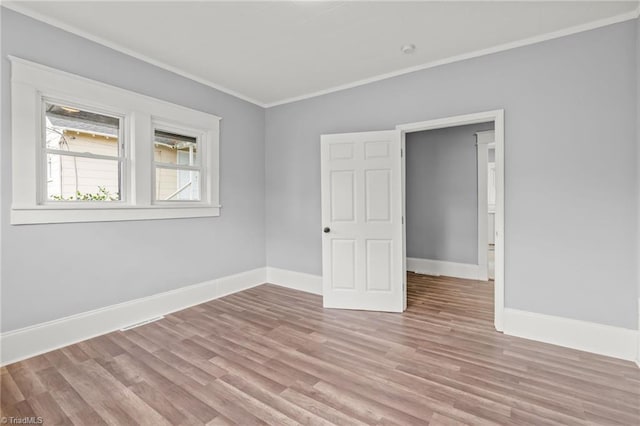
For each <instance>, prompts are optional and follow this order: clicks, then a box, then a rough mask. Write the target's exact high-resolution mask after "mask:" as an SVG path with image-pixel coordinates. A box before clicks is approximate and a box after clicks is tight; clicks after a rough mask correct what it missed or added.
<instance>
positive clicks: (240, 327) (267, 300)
mask: <svg viewBox="0 0 640 426" xmlns="http://www.w3.org/2000/svg"><path fill="white" fill-rule="evenodd" d="M492 294H493V290H492V287H491V283H483V282H477V281H470V280H460V279H454V278H443V277H429V276H424V275H415V274H410V278H409V297H408V304H409V306H408V310H407V311H406V312H405V313H404V314H387V313H375V312H358V311H344V310H324V309H322V300H321V297H320V296H315V295H311V294H307V293H302V292H299V291H294V290H289V289H285V288H282V287H277V286H274V285H263V286H260V287H256V288H253V289H250V290H247V291H244V292H241V293H237V294H234V295H231V296H227V297H225V298H222V299H218V300H214V301H211V302H209V303H205V304H202V305H199V306H195V307H192V308H189V309H186V310H184V311H181V312H177V313H175V314H172V315H169V316H168V317H167V318H165V319H164V320H161V321H158V322H154V323H152V324H148V325H145V326H142V327H138V328H135V329H133V330H129V331H126V332H114V333H111V334H108V335H105V336H101V337H98V338H95V339H91V340H88V341H85V342H82V343H78V344H75V345H72V346H69V347H66V348H63V349H60V350H56V351H53V352H50V353H47V354H44V355H41V356H37V357H34V358H31V359H29V360H26V361H22V362H19V363H15V364H12V365H9V366H7V367H5V368H2V369H1V370H0V373H1V377H0V380H1V397H0V402H1V409H2V413H1V415H2V416H13V417H29V416H40V417H42V418H43V419H44V424H45V425H56V424H76V425H100V424H118V425H134V424H144V425H154V426H156V425H202V424H208V425H223V424H241V425H253V424H273V425H297V424H309V425H327V424H337V425H363V424H366V425H371V424H381V425H382V424H385V425H418V424H448V425H452V424H518V425H522V424H535V425H551V424H564V425H571V424H602V425H614V424H622V425H639V424H640V369H638V368H637V367H636V366H635V365H634V364H633V363H631V362H625V361H620V360H615V359H611V358H607V357H603V356H597V355H593V354H588V353H584V352H579V351H575V350H570V349H563V348H559V347H556V346H551V345H546V344H542V343H536V342H532V341H527V340H524V339H519V338H515V337H509V336H504V335H502V334H500V333H497V332H495V331H494V329H493V325H492V322H493V311H492V309H493V308H492V306H493V297H492Z"/></svg>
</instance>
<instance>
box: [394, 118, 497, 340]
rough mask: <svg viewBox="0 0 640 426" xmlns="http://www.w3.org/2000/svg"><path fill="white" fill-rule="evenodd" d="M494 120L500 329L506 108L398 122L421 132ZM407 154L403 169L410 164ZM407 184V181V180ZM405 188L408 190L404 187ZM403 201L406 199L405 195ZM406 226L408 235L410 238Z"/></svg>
mask: <svg viewBox="0 0 640 426" xmlns="http://www.w3.org/2000/svg"><path fill="white" fill-rule="evenodd" d="M488 121H493V122H494V132H495V144H496V159H495V164H496V212H495V232H496V234H495V235H496V237H495V278H494V284H493V288H494V325H495V327H496V330H498V331H502V329H503V316H504V288H505V282H504V110H502V109H498V110H493V111H485V112H478V113H473V114H465V115H457V116H453V117H445V118H439V119H435V120H427V121H420V122H415V123H405V124H399V125H397V126H396V129H400V130H401V131H402V133H403V137H404V134H405V133H409V132H419V131H423V130H433V129H442V128H446V127H454V126H464V125H467V124H476V123H485V122H488ZM405 163H406V162H405V160H404V157H403V161H402V168H403V171H402V173H403V174H404V173H406V171H405V170H404V169H405V167H406V164H405ZM403 184H404V183H403ZM403 192H405V190H403ZM403 203H406V199H404V198H403ZM406 238H407V237H406V230H405V235H404V239H405V241H406Z"/></svg>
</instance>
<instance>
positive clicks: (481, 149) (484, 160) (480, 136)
mask: <svg viewBox="0 0 640 426" xmlns="http://www.w3.org/2000/svg"><path fill="white" fill-rule="evenodd" d="M475 136H476V149H477V155H476V158H477V160H478V163H477V171H478V174H477V181H478V182H477V189H478V206H477V210H478V266H479V267H480V272H479V274H478V279H479V280H482V281H489V265H488V263H489V260H488V257H489V236H488V232H489V202H488V193H489V146H488V145H489V143H494V142H493V141H494V139H495V132H494V131H493V130H487V131H483V132H476V134H475Z"/></svg>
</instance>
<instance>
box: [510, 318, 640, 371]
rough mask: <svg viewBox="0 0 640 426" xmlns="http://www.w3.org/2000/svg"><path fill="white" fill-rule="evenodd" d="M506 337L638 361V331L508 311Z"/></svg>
mask: <svg viewBox="0 0 640 426" xmlns="http://www.w3.org/2000/svg"><path fill="white" fill-rule="evenodd" d="M504 333H505V334H508V335H510V336H517V337H523V338H525V339H530V340H536V341H538V342H545V343H551V344H553V345H558V346H563V347H566V348H572V349H578V350H581V351H586V352H591V353H595V354H599V355H606V356H610V357H614V358H619V359H624V360H629V361H635V360H636V359H637V358H636V357H637V351H638V340H639V336H638V334H639V332H638V330H631V329H628V328H621V327H612V326H609V325H603V324H597V323H593V322H587V321H579V320H575V319H570V318H562V317H556V316H551V315H543V314H538V313H534V312H527V311H520V310H517V309H510V308H507V309H505V310H504Z"/></svg>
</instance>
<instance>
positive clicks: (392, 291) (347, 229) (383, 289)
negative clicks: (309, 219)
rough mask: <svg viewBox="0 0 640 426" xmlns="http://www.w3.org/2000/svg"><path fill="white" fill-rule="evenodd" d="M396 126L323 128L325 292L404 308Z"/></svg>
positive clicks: (339, 299) (354, 304)
mask: <svg viewBox="0 0 640 426" xmlns="http://www.w3.org/2000/svg"><path fill="white" fill-rule="evenodd" d="M400 160H401V155H400V132H399V131H396V130H391V131H381V132H364V133H348V134H338V135H323V136H322V164H321V172H322V226H323V230H324V231H325V232H323V234H322V235H323V237H322V253H323V254H322V256H323V260H322V263H323V296H324V297H323V300H324V302H323V303H324V306H325V307H327V308H343V309H364V310H379V311H389V312H402V310H403V294H404V287H403V285H404V277H403V254H402V198H401V197H402V192H401V191H402V180H401V173H402V170H401V164H400Z"/></svg>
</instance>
